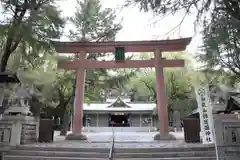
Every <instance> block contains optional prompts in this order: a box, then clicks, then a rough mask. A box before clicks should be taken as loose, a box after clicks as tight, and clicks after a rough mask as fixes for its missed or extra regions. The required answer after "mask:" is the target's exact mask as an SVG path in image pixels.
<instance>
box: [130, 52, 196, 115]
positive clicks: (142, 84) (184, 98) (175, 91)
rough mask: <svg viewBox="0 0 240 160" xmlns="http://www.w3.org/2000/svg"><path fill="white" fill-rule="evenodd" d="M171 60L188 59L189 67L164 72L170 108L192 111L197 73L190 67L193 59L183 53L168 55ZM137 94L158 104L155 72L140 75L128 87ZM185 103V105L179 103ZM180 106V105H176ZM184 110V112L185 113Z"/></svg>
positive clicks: (168, 69)
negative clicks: (191, 103) (194, 80)
mask: <svg viewBox="0 0 240 160" xmlns="http://www.w3.org/2000/svg"><path fill="white" fill-rule="evenodd" d="M165 56H167V57H168V58H169V59H171V58H172V59H186V63H187V65H186V66H185V67H183V68H167V69H165V70H164V78H165V80H164V81H165V86H164V87H165V93H166V95H167V96H166V97H167V98H168V108H169V109H174V108H178V109H180V108H179V107H181V106H182V107H184V108H185V110H187V111H188V113H189V111H191V108H192V107H193V106H192V105H186V104H190V102H188V101H191V99H194V90H193V89H194V83H193V77H194V76H195V74H196V73H193V72H192V68H193V67H189V66H190V64H191V59H190V57H189V56H187V55H186V54H183V53H182V54H181V53H172V54H170V53H168V54H166V55H165ZM128 87H129V88H131V89H132V90H133V91H134V92H135V94H136V95H137V96H139V97H145V98H144V100H145V101H155V102H156V96H157V95H156V94H157V92H156V74H155V71H151V70H150V71H149V70H148V71H147V72H142V73H140V74H139V75H138V76H137V77H134V78H133V79H132V81H131V82H130V83H129V85H128ZM179 102H184V103H179ZM176 104H178V105H176ZM185 110H184V112H185Z"/></svg>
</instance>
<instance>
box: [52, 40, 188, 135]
mask: <svg viewBox="0 0 240 160" xmlns="http://www.w3.org/2000/svg"><path fill="white" fill-rule="evenodd" d="M190 41H191V38H186V39H178V40H165V41H152V42H151V41H147V42H145V44H143V43H144V42H129V43H127V42H105V43H104V42H101V43H100V44H99V43H98V42H96V43H93V42H89V43H88V44H86V43H84V47H82V48H81V45H82V44H83V43H80V44H79V45H77V42H72V43H71V42H68V43H67V45H66V43H64V42H63V44H62V45H59V44H60V42H58V43H57V44H58V45H55V48H56V50H57V51H58V52H60V53H63V51H62V50H61V49H63V50H64V52H65V51H67V48H70V50H69V51H70V52H73V53H76V51H75V49H74V50H71V49H72V46H71V45H73V44H74V47H77V48H78V49H79V50H80V54H79V55H80V56H81V57H80V59H79V60H75V61H70V62H62V63H59V68H64V69H75V70H77V83H76V94H75V97H76V99H75V107H74V108H75V109H74V120H73V128H72V131H73V132H72V134H69V135H68V136H67V137H66V139H69V140H85V139H86V136H84V135H83V134H82V117H83V104H84V101H83V100H84V84H85V70H86V69H94V68H141V67H154V68H155V72H156V91H157V110H158V116H159V124H160V134H157V135H156V136H155V138H154V139H156V140H170V139H174V138H175V137H174V136H172V135H170V134H169V123H168V110H167V98H166V95H165V87H164V73H163V68H164V67H183V66H184V61H183V60H166V59H165V58H163V57H162V54H161V52H163V51H165V50H164V49H166V48H167V51H182V50H185V48H186V45H188V44H189V43H190ZM173 42H174V43H176V44H177V47H176V46H173V48H172V50H171V45H172V44H173ZM113 43H114V44H117V46H122V47H128V50H131V51H134V49H137V51H138V52H141V50H140V49H139V47H137V46H139V44H141V49H143V51H153V52H154V58H153V59H151V60H139V61H133V60H126V61H125V62H122V63H121V62H113V61H92V60H87V59H86V55H87V51H92V50H94V49H92V48H94V47H96V46H97V47H98V49H99V50H100V51H103V50H104V47H106V46H108V50H112V48H111V46H114V45H113ZM121 44H122V45H121ZM158 44H159V46H158ZM160 44H161V45H160ZM163 44H164V48H163ZM170 44H171V45H170ZM109 46H110V47H109ZM144 46H145V48H144ZM101 47H102V48H101ZM95 49H96V48H95Z"/></svg>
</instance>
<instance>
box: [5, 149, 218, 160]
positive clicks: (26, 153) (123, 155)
mask: <svg viewBox="0 0 240 160" xmlns="http://www.w3.org/2000/svg"><path fill="white" fill-rule="evenodd" d="M5 155H20V156H46V157H86V158H88V157H89V158H94V157H98V158H108V153H97V152H73V151H71V152H62V151H29V150H11V151H8V152H7V153H5ZM215 155H216V152H215V151H194V152H139V153H115V154H114V157H115V158H164V157H209V156H215Z"/></svg>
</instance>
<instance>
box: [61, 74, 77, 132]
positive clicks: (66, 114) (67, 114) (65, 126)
mask: <svg viewBox="0 0 240 160" xmlns="http://www.w3.org/2000/svg"><path fill="white" fill-rule="evenodd" d="M75 90H76V78H75V79H74V83H73V90H72V95H71V98H70V99H69V100H71V106H72V107H71V109H70V112H67V110H66V109H65V112H64V116H63V124H62V127H61V132H60V135H64V136H65V135H66V134H67V131H68V127H69V124H70V122H71V115H72V116H73V113H74V99H75ZM67 104H68V102H67V103H66V105H67Z"/></svg>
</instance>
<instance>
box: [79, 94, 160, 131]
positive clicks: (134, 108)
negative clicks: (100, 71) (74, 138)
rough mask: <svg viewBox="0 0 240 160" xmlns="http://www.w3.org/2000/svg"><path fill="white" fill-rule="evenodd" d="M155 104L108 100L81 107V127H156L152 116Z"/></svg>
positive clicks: (156, 119)
mask: <svg viewBox="0 0 240 160" xmlns="http://www.w3.org/2000/svg"><path fill="white" fill-rule="evenodd" d="M155 107H156V104H155V103H144V102H141V103H139V102H130V98H123V97H120V96H119V97H117V98H108V99H107V100H106V102H104V103H89V104H86V103H85V104H84V106H83V114H84V115H83V126H91V127H111V126H114V127H149V126H151V127H157V126H158V116H157V115H154V114H153V111H154V108H155Z"/></svg>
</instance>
